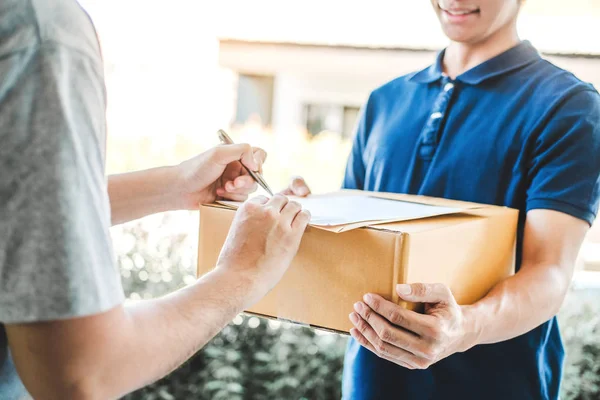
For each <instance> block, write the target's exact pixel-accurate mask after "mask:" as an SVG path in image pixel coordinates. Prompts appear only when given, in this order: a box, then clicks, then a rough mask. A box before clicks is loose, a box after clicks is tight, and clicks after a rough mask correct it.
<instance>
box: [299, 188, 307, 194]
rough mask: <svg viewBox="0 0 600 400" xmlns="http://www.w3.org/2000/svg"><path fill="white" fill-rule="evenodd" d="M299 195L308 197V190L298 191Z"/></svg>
mask: <svg viewBox="0 0 600 400" xmlns="http://www.w3.org/2000/svg"><path fill="white" fill-rule="evenodd" d="M298 193H300V195H301V196H306V195H307V194H308V189H307V188H305V187H303V188H301V189H300V190H299V191H298Z"/></svg>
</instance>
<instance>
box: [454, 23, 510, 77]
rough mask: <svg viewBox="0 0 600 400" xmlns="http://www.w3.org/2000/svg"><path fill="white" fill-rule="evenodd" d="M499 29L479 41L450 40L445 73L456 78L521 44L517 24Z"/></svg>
mask: <svg viewBox="0 0 600 400" xmlns="http://www.w3.org/2000/svg"><path fill="white" fill-rule="evenodd" d="M507 28H508V29H506V30H502V29H501V30H499V31H498V32H496V33H495V34H493V35H491V36H490V37H488V38H486V39H485V40H483V41H481V42H477V43H461V42H454V41H453V42H450V45H449V46H448V47H447V48H446V51H445V52H444V60H443V68H444V73H445V74H446V75H448V76H449V77H450V78H452V79H454V78H456V77H457V76H458V75H460V74H462V73H463V72H466V71H468V70H470V69H471V68H473V67H476V66H477V65H479V64H481V63H483V62H485V61H487V60H489V59H491V58H494V57H496V56H497V55H499V54H502V53H504V52H505V51H506V50H508V49H510V48H513V47H514V46H516V45H517V44H519V42H520V39H519V35H518V34H517V29H516V27H515V26H511V27H507Z"/></svg>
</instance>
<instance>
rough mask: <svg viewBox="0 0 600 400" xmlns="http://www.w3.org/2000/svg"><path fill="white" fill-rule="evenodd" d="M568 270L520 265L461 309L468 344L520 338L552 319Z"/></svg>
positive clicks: (569, 270) (559, 304)
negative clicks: (475, 301)
mask: <svg viewBox="0 0 600 400" xmlns="http://www.w3.org/2000/svg"><path fill="white" fill-rule="evenodd" d="M571 276H572V269H570V268H565V267H564V266H558V265H535V266H523V267H522V268H521V270H520V271H519V272H518V273H517V274H515V275H514V276H512V277H510V278H508V279H506V280H504V281H503V282H501V283H499V284H498V285H496V286H495V287H494V288H493V289H492V290H491V291H490V293H488V295H487V296H486V297H484V298H483V299H482V300H480V301H478V302H477V303H475V304H473V305H469V306H463V307H462V308H463V312H464V315H465V318H466V321H467V324H468V331H469V332H471V333H472V335H473V337H472V338H471V340H470V343H469V344H470V345H472V346H473V345H477V344H490V343H497V342H501V341H505V340H509V339H512V338H514V337H517V336H519V335H522V334H524V333H526V332H529V331H530V330H532V329H534V328H535V327H537V326H539V325H541V324H542V323H544V322H546V321H547V320H549V319H550V318H552V317H553V316H554V315H556V313H557V312H558V310H559V309H560V306H561V304H562V302H563V300H564V297H565V295H566V293H567V290H568V287H569V282H570V280H571Z"/></svg>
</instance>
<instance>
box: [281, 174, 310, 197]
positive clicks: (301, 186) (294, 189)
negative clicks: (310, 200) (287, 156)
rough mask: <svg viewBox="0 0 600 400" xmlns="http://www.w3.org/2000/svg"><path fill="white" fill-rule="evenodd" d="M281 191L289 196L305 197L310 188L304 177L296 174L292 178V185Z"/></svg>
mask: <svg viewBox="0 0 600 400" xmlns="http://www.w3.org/2000/svg"><path fill="white" fill-rule="evenodd" d="M281 193H282V194H285V195H287V196H300V197H305V196H308V195H309V194H310V188H309V187H308V185H307V184H306V182H305V181H304V178H302V177H300V176H296V177H294V178H293V179H292V182H291V183H290V185H289V186H288V187H287V188H286V189H285V190H284V191H283V192H281Z"/></svg>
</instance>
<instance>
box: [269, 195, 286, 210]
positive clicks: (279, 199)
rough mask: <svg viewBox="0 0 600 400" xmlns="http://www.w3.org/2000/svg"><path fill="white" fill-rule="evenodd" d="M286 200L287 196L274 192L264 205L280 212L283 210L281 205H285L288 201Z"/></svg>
mask: <svg viewBox="0 0 600 400" xmlns="http://www.w3.org/2000/svg"><path fill="white" fill-rule="evenodd" d="M288 201H289V199H288V198H287V197H285V196H283V195H280V194H276V195H275V196H273V197H271V199H270V200H269V201H268V202H267V204H266V206H267V207H268V208H272V209H273V210H275V211H277V212H278V213H280V212H281V210H283V207H285V205H286V204H287V203H288Z"/></svg>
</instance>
